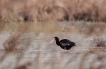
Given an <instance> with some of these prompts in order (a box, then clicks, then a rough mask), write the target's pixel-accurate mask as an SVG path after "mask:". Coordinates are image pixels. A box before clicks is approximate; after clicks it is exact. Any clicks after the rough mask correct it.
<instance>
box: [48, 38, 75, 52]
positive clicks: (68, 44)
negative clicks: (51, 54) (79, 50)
mask: <svg viewBox="0 0 106 69" xmlns="http://www.w3.org/2000/svg"><path fill="white" fill-rule="evenodd" d="M54 40H55V41H56V44H57V45H58V46H60V47H61V48H62V49H64V50H69V49H71V48H72V47H73V46H76V45H75V43H74V42H71V41H70V40H68V39H62V40H60V41H59V38H58V37H54V39H53V40H52V41H51V42H53V41H54ZM51 42H50V43H51Z"/></svg>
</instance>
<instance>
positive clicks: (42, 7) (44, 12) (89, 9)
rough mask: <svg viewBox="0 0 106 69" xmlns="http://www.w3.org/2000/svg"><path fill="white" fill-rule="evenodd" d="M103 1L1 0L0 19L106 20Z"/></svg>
mask: <svg viewBox="0 0 106 69" xmlns="http://www.w3.org/2000/svg"><path fill="white" fill-rule="evenodd" d="M105 3H106V1H105V0H101V1H99V0H58V1H57V0H49V1H48V0H45V1H44V0H18V1H17V0H8V1H7V0H1V1H0V21H3V22H11V21H12V22H13V21H49V20H57V21H63V20H66V21H69V20H85V21H106V13H105V11H106V9H105V7H106V5H105ZM7 5H8V6H7Z"/></svg>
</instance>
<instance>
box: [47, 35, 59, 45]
mask: <svg viewBox="0 0 106 69" xmlns="http://www.w3.org/2000/svg"><path fill="white" fill-rule="evenodd" d="M54 40H55V41H59V38H58V37H54V39H52V40H51V41H50V43H52V42H53V41H54ZM50 43H49V44H50Z"/></svg>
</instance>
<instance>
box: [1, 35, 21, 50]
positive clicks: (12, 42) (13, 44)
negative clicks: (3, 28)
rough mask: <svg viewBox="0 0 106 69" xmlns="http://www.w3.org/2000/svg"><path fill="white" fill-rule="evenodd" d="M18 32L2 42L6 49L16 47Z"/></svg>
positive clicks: (14, 48)
mask: <svg viewBox="0 0 106 69" xmlns="http://www.w3.org/2000/svg"><path fill="white" fill-rule="evenodd" d="M20 36H21V35H20V34H15V35H12V36H11V37H9V38H8V39H7V40H6V41H5V42H4V44H3V46H4V48H5V50H6V51H14V50H17V49H18V46H19V44H20V43H19V38H20Z"/></svg>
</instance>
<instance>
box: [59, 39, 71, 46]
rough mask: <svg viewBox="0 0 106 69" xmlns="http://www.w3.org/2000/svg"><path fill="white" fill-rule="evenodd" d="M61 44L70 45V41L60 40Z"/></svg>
mask: <svg viewBox="0 0 106 69" xmlns="http://www.w3.org/2000/svg"><path fill="white" fill-rule="evenodd" d="M60 44H61V45H62V46H70V41H69V40H67V39H63V40H61V41H60Z"/></svg>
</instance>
